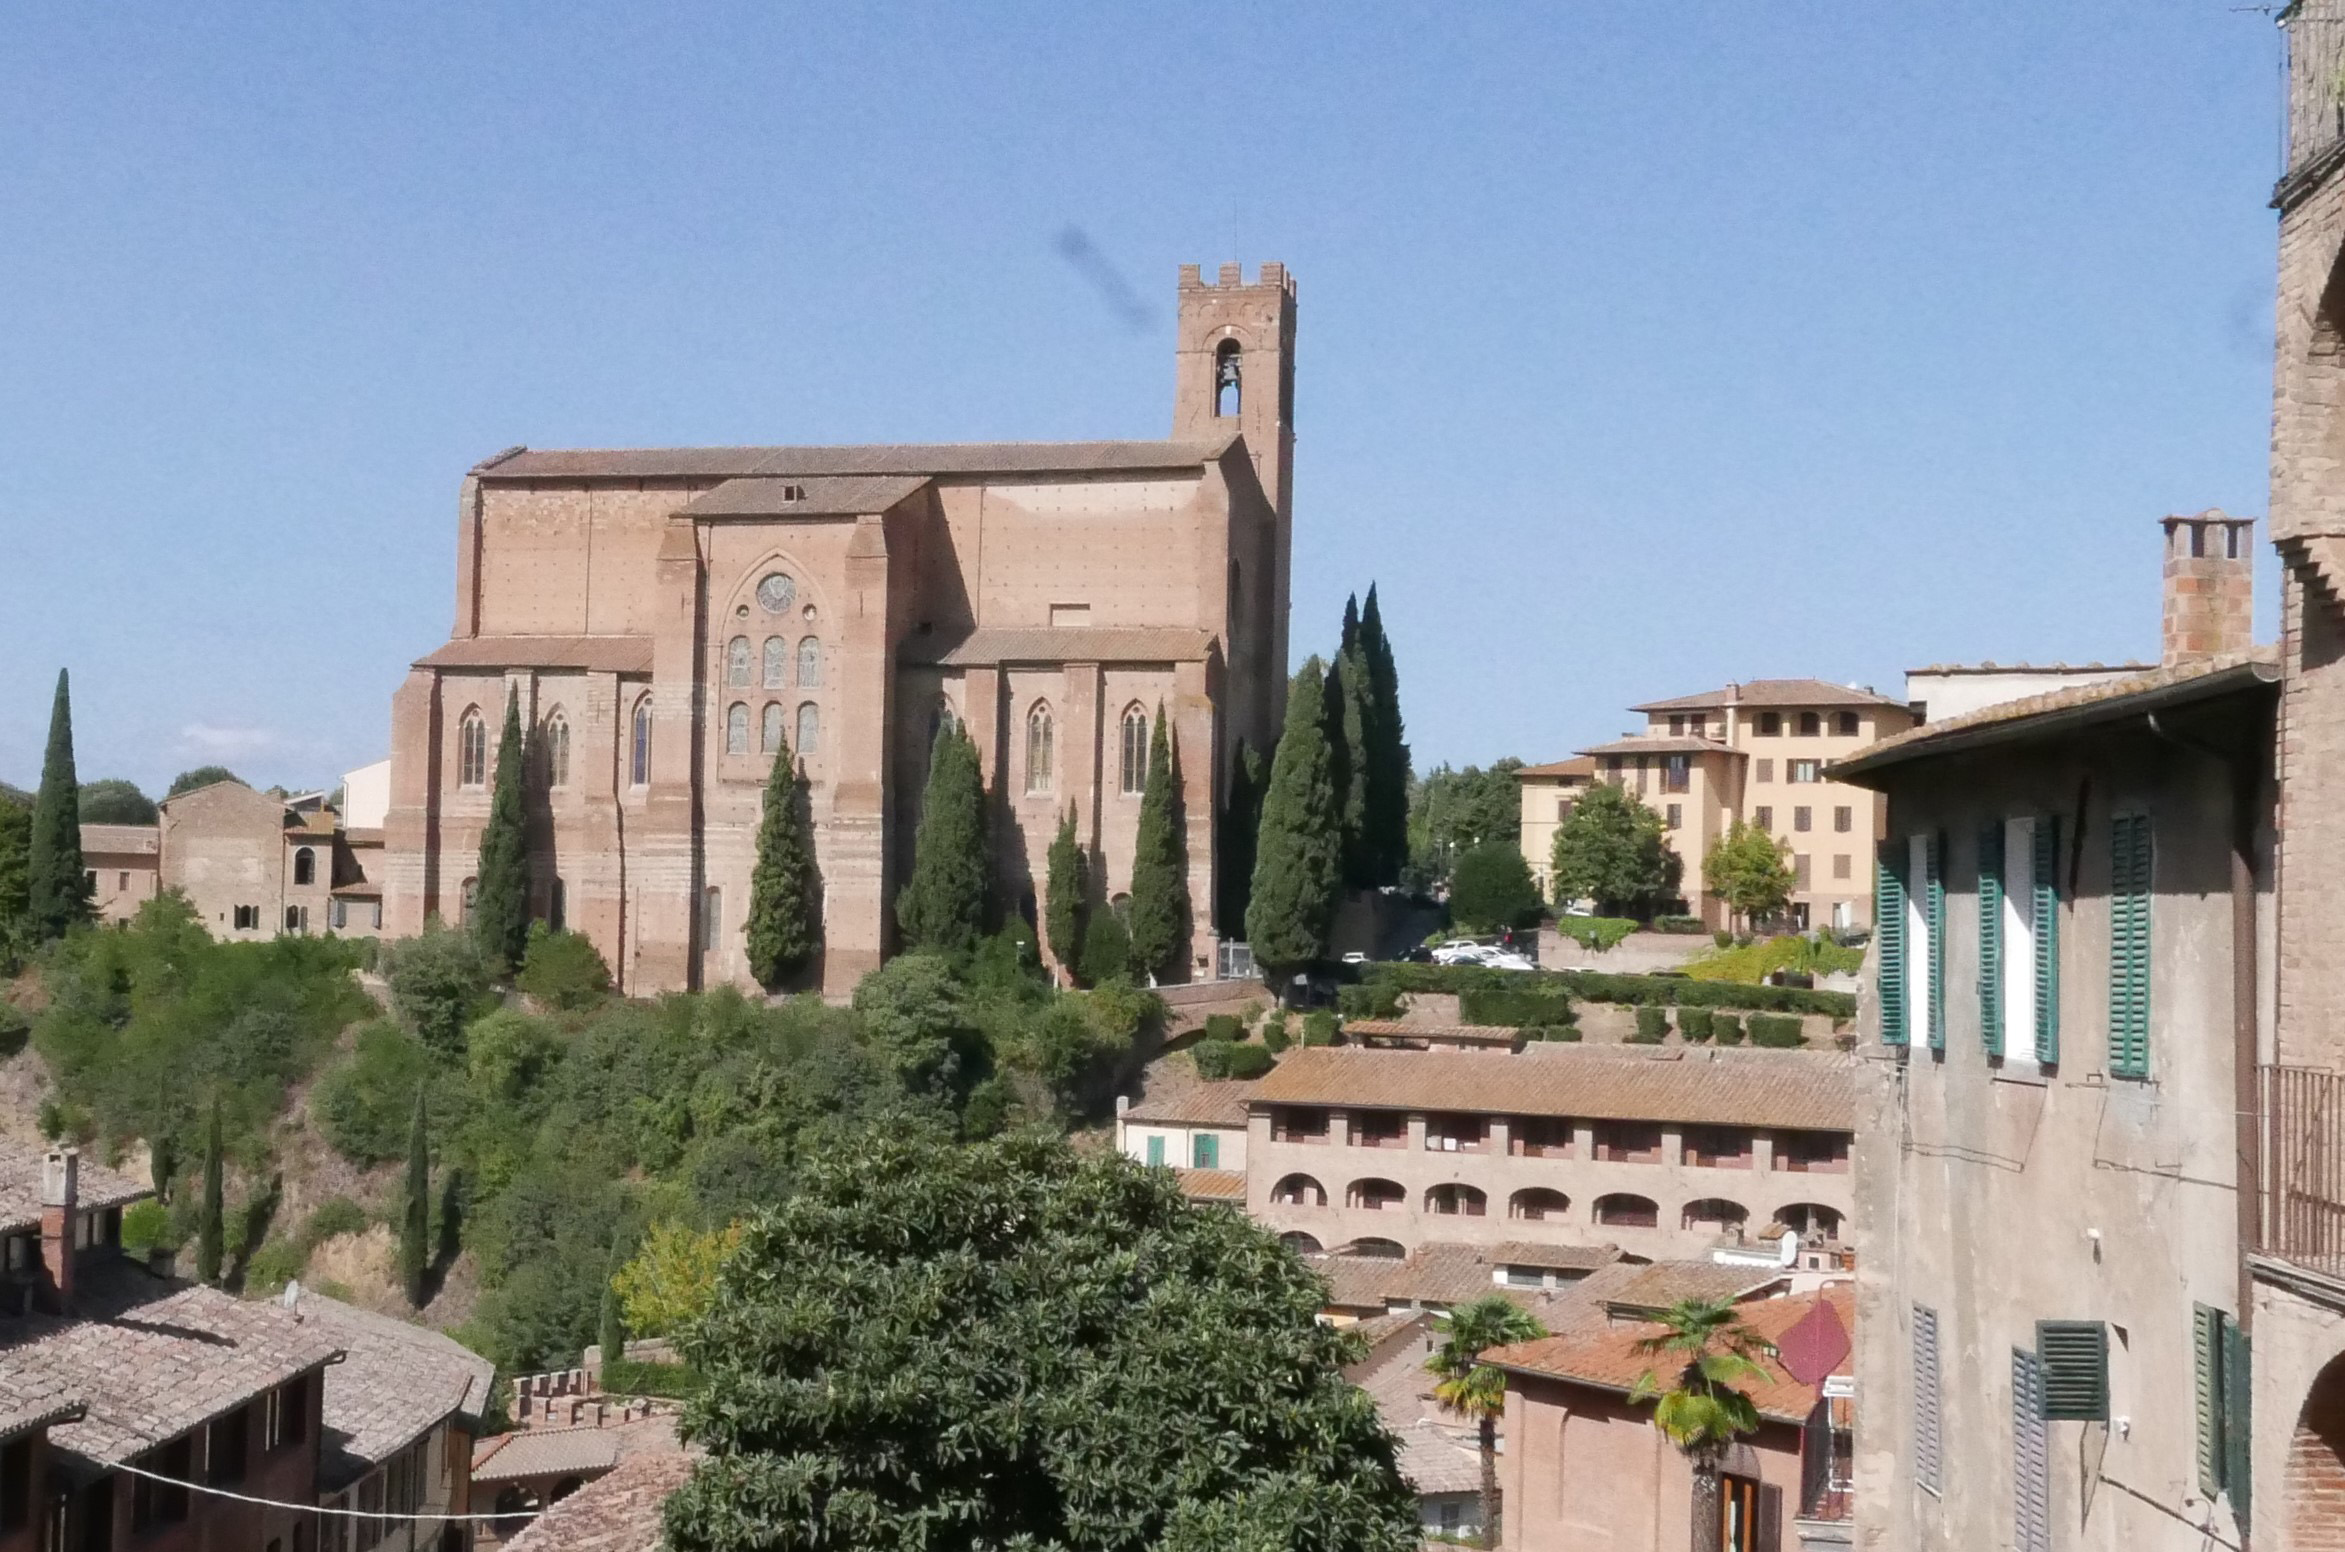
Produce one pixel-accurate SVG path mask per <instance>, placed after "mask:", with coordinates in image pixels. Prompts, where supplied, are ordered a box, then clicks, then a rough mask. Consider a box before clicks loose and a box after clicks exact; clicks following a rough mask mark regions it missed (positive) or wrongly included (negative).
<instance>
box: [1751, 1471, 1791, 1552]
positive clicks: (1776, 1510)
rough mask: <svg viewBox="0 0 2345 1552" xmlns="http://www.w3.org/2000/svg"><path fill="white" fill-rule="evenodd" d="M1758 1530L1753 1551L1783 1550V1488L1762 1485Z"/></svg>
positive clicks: (1770, 1551)
mask: <svg viewBox="0 0 2345 1552" xmlns="http://www.w3.org/2000/svg"><path fill="white" fill-rule="evenodd" d="M1758 1530H1759V1533H1758V1535H1757V1536H1755V1537H1753V1538H1752V1541H1751V1548H1752V1552H1783V1489H1782V1488H1780V1487H1768V1486H1766V1485H1764V1484H1762V1485H1761V1486H1760V1488H1759V1527H1758Z"/></svg>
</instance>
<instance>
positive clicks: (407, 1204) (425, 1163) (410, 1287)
mask: <svg viewBox="0 0 2345 1552" xmlns="http://www.w3.org/2000/svg"><path fill="white" fill-rule="evenodd" d="M430 1124H431V1123H430V1117H429V1115H428V1114H427V1111H426V1107H425V1104H424V1086H423V1085H422V1084H420V1083H419V1084H417V1085H416V1086H415V1118H414V1119H413V1120H412V1121H410V1122H409V1123H408V1126H407V1180H406V1184H405V1186H404V1188H403V1189H402V1190H401V1191H400V1194H399V1284H400V1286H401V1287H402V1288H404V1289H405V1290H406V1292H407V1302H408V1303H409V1304H411V1305H413V1306H414V1307H415V1308H417V1309H422V1308H423V1301H424V1294H425V1293H426V1291H427V1290H426V1289H425V1287H424V1274H425V1272H426V1271H427V1270H428V1268H429V1267H430V1264H431V1240H432V1226H431V1212H432V1155H431V1131H430Z"/></svg>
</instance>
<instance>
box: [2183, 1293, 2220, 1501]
mask: <svg viewBox="0 0 2345 1552" xmlns="http://www.w3.org/2000/svg"><path fill="white" fill-rule="evenodd" d="M2190 1357H2191V1365H2190V1366H2191V1396H2192V1400H2193V1402H2194V1404H2195V1405H2196V1407H2197V1411H2198V1490H2199V1491H2200V1492H2201V1493H2204V1494H2205V1495H2206V1496H2207V1497H2208V1498H2210V1499H2211V1498H2213V1497H2214V1496H2215V1495H2216V1494H2217V1493H2219V1492H2221V1491H2222V1490H2223V1312H2222V1311H2221V1310H2212V1309H2209V1308H2207V1307H2206V1306H2205V1305H2204V1304H2194V1305H2192V1306H2191V1310H2190Z"/></svg>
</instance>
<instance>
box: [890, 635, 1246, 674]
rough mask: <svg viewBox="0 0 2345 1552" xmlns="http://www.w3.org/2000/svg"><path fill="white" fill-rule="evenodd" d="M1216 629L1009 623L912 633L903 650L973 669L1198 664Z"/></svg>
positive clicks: (912, 658)
mask: <svg viewBox="0 0 2345 1552" xmlns="http://www.w3.org/2000/svg"><path fill="white" fill-rule="evenodd" d="M1212 644H1213V637H1212V635H1211V633H1209V632H1206V631H1201V630H1187V629H1176V628H1173V627H1162V628H1158V627H1145V628H1135V629H1120V628H1115V627H1099V628H1096V629H1095V628H1092V627H1090V626H1057V627H1053V626H1048V625H1036V626H1004V627H995V628H987V629H983V630H972V631H966V632H963V633H961V634H960V635H957V636H950V635H946V634H944V633H941V632H940V633H938V634H936V635H932V636H917V635H916V636H912V637H910V638H908V639H907V640H906V641H905V642H904V644H903V646H902V647H901V648H900V649H899V655H900V656H901V657H902V658H903V660H904V661H905V662H907V663H937V664H941V665H943V666H945V667H948V668H967V667H977V666H983V665H990V664H995V663H1195V662H1202V661H1203V660H1204V658H1205V655H1206V652H1207V651H1208V650H1209V649H1210V648H1211V646H1212Z"/></svg>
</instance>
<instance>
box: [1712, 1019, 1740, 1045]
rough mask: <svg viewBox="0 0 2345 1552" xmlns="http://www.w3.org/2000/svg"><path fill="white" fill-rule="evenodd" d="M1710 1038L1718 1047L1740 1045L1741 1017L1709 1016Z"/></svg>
mask: <svg viewBox="0 0 2345 1552" xmlns="http://www.w3.org/2000/svg"><path fill="white" fill-rule="evenodd" d="M1710 1038H1711V1039H1713V1040H1715V1041H1717V1042H1718V1043H1719V1044H1720V1045H1741V1044H1742V1015H1741V1014H1739V1013H1713V1014H1712V1015H1711V1016H1710Z"/></svg>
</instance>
